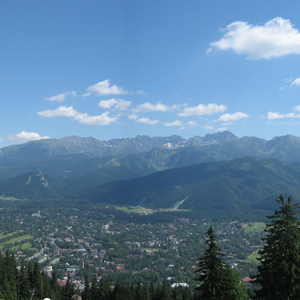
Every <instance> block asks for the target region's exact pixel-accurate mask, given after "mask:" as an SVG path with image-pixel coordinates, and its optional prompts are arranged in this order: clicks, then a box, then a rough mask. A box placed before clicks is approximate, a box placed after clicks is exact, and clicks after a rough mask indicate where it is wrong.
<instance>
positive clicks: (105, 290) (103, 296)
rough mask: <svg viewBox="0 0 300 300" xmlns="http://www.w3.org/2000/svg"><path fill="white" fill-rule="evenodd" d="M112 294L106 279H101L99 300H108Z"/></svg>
mask: <svg viewBox="0 0 300 300" xmlns="http://www.w3.org/2000/svg"><path fill="white" fill-rule="evenodd" d="M111 294H112V289H111V287H110V283H109V281H108V280H107V279H106V278H103V277H102V279H101V281H100V297H99V299H100V300H109V299H110V296H111Z"/></svg>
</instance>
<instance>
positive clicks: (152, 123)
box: [137, 118, 159, 125]
mask: <svg viewBox="0 0 300 300" xmlns="http://www.w3.org/2000/svg"><path fill="white" fill-rule="evenodd" d="M137 122H139V123H143V124H148V125H156V124H157V123H159V121H158V120H150V119H149V118H140V119H138V120H137Z"/></svg>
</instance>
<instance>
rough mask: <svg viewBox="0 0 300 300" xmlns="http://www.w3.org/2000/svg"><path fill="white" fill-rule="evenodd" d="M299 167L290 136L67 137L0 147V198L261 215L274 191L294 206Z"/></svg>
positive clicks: (297, 144) (295, 141)
mask: <svg viewBox="0 0 300 300" xmlns="http://www.w3.org/2000/svg"><path fill="white" fill-rule="evenodd" d="M299 162H300V138H299V137H296V136H292V135H286V136H281V137H275V138H273V139H271V140H270V141H267V140H264V139H260V138H256V137H242V138H238V137H236V136H235V135H234V134H232V133H231V132H229V131H225V132H220V133H216V134H209V135H206V136H204V137H199V136H195V137H193V138H190V139H188V140H186V139H184V138H182V137H179V136H170V137H153V138H152V137H149V136H137V137H136V138H131V139H114V140H110V141H99V140H96V139H94V138H91V137H89V138H79V137H75V136H73V137H65V138H63V139H60V140H58V139H48V140H39V141H33V142H28V143H25V144H21V145H14V146H9V147H5V148H2V149H0V196H1V195H2V198H5V197H15V198H18V199H20V198H21V199H22V198H23V199H24V198H25V199H53V198H61V197H69V198H71V199H74V201H77V200H78V201H82V200H83V199H84V200H86V201H91V202H104V203H112V204H122V205H123V204H126V205H134V206H139V205H143V206H146V207H149V208H167V207H168V208H170V207H172V206H174V205H175V206H178V203H180V207H181V208H187V209H193V210H194V209H196V210H198V209H209V208H215V209H226V208H230V209H232V208H235V209H242V208H243V209H244V208H246V207H249V208H259V209H264V208H266V207H270V206H272V205H274V204H273V202H274V201H273V202H271V200H270V199H274V197H275V198H276V197H277V196H278V195H279V194H280V193H289V194H293V195H294V197H296V198H297V199H296V200H300V198H299V195H298V187H299V186H300V185H299V183H300V180H299V178H300V175H299V174H298V169H299ZM41 179H43V180H41ZM45 180H46V181H45ZM45 182H47V185H46V186H45ZM208 199H209V201H208ZM183 200H184V201H183Z"/></svg>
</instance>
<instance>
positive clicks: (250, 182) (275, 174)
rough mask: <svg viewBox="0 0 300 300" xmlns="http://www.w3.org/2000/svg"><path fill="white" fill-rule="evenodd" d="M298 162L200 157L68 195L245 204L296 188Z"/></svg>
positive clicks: (157, 203)
mask: <svg viewBox="0 0 300 300" xmlns="http://www.w3.org/2000/svg"><path fill="white" fill-rule="evenodd" d="M299 166H300V164H299V163H296V164H288V163H281V162H278V161H275V160H260V159H257V158H253V157H247V158H242V159H237V160H234V161H226V162H215V163H204V164H199V165H193V166H189V167H184V168H177V169H172V170H167V171H162V172H158V173H154V174H151V175H148V176H145V177H140V178H137V179H133V180H130V181H126V182H125V181H123V182H114V183H109V184H105V185H103V186H99V187H97V188H93V189H90V190H89V191H84V192H79V193H77V194H75V195H73V196H72V198H74V199H89V200H90V201H95V202H98V201H99V202H104V203H107V202H109V203H113V204H119V205H121V204H122V205H123V204H129V205H139V204H141V202H142V205H143V206H146V207H152V208H165V207H172V205H174V204H175V203H176V202H177V201H180V200H183V199H184V198H186V197H188V199H187V200H186V201H185V202H184V203H183V204H182V206H181V207H182V208H191V209H209V208H218V209H222V208H245V207H247V206H250V205H251V204H252V203H255V202H257V201H259V200H262V199H264V198H266V197H267V196H269V195H274V194H280V193H283V192H284V191H289V190H297V189H298V188H299V186H300V169H299Z"/></svg>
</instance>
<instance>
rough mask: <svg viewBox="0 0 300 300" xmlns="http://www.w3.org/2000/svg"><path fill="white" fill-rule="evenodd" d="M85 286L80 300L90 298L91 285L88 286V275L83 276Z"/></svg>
mask: <svg viewBox="0 0 300 300" xmlns="http://www.w3.org/2000/svg"><path fill="white" fill-rule="evenodd" d="M84 281H85V287H84V291H83V292H82V300H91V299H92V296H91V287H90V280H89V277H88V276H85V279H84Z"/></svg>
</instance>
